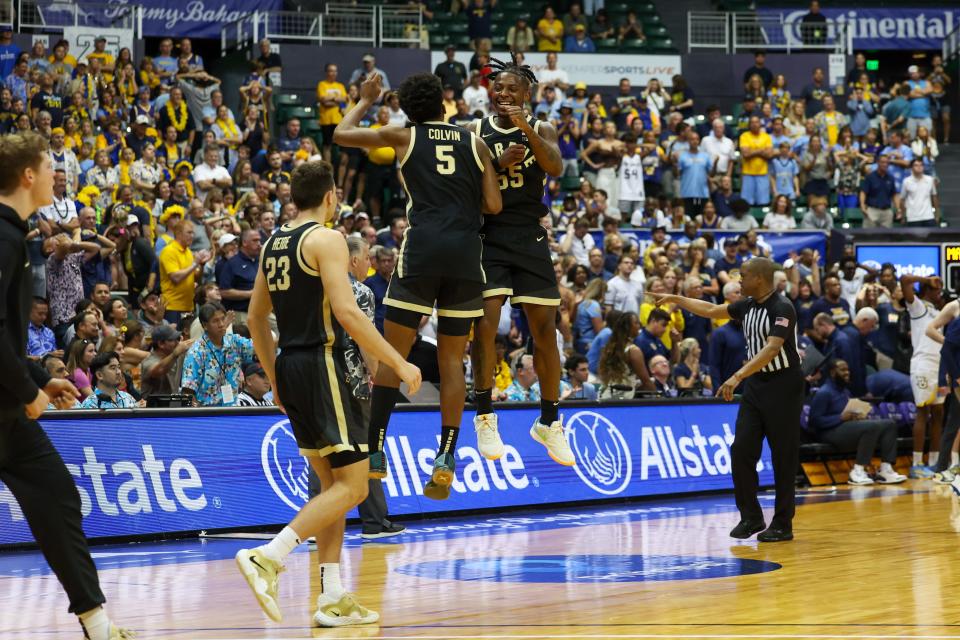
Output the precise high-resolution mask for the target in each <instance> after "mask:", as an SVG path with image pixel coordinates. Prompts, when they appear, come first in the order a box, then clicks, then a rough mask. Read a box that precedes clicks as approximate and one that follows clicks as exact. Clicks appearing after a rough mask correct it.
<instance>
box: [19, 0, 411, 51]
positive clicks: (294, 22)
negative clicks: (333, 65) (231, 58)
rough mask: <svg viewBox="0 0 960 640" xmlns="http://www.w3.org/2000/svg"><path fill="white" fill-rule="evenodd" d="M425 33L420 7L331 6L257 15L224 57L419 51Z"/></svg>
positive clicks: (229, 36)
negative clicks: (262, 49) (270, 50)
mask: <svg viewBox="0 0 960 640" xmlns="http://www.w3.org/2000/svg"><path fill="white" fill-rule="evenodd" d="M0 1H2V0H0ZM422 32H423V10H422V9H421V8H419V7H387V6H377V5H352V4H351V5H346V4H328V5H327V6H326V8H325V11H324V12H323V13H309V12H300V11H254V12H253V13H251V14H250V15H248V16H245V17H243V18H240V19H238V20H235V21H233V22H230V23H227V24H225V25H223V26H222V27H221V28H220V52H221V55H224V56H225V55H227V54H228V53H230V52H231V51H235V50H239V49H246V48H249V47H251V46H252V45H253V44H255V43H256V42H257V41H259V40H260V39H262V38H269V39H270V41H271V42H300V43H302V42H316V43H317V44H318V45H323V44H325V43H328V42H351V43H358V44H364V45H370V46H371V47H373V46H397V45H419V44H420V42H421V38H422V35H421V34H422Z"/></svg>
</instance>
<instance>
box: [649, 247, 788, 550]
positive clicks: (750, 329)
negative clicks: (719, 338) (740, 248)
mask: <svg viewBox="0 0 960 640" xmlns="http://www.w3.org/2000/svg"><path fill="white" fill-rule="evenodd" d="M778 268H779V266H778V265H777V264H776V263H774V262H773V261H772V260H769V259H768V258H752V259H751V260H748V261H747V262H745V263H744V264H743V267H742V268H741V270H740V275H741V277H742V280H741V283H740V284H741V290H742V292H743V295H744V296H745V297H744V298H741V299H740V300H738V301H737V302H734V303H731V304H711V303H709V302H706V301H703V300H695V299H693V298H685V297H683V296H674V295H664V294H661V293H651V294H650V296H651V297H652V298H653V299H654V301H655V302H656V304H657V306H661V305H666V304H676V305H677V306H679V307H681V308H682V309H686V310H687V311H689V312H691V313H695V314H696V315H698V316H703V317H705V318H715V319H733V320H738V321H740V322H741V323H742V324H743V335H744V337H745V338H746V341H747V355H748V356H749V358H750V359H749V360H748V361H747V362H746V363H744V365H743V366H742V367H740V368H739V369H738V370H737V371H736V372H735V373H734V374H733V375H732V376H731V377H730V378H729V379H728V380H727V381H726V382H724V383H723V385H721V386H720V388H719V389H718V390H717V395H718V396H722V397H723V399H724V400H727V401H729V400H732V399H733V392H734V390H735V389H736V388H737V387H738V386H739V385H740V383H741V382H742V381H743V380H746V383H745V384H744V387H743V389H744V390H743V398H742V400H741V401H740V410H739V412H738V413H737V427H736V429H737V432H736V435H735V436H734V440H733V446H732V447H730V457H731V462H732V467H733V492H734V496H735V497H736V501H737V509H739V510H740V523H739V524H738V525H737V526H736V527H734V528H733V530H732V531H731V532H730V535H731V536H732V537H734V538H749V537H750V536H752V535H753V534H755V533H757V532H761V533H760V535H759V536H757V540H759V541H760V542H780V541H784V540H792V539H793V514H794V511H795V509H796V506H795V504H794V496H795V493H796V489H795V487H794V481H795V480H796V473H797V465H798V464H799V462H800V460H799V455H800V453H799V451H800V411H801V409H802V408H803V398H804V393H803V374H802V372H801V370H800V354H799V353H798V352H797V313H796V310H795V309H794V308H793V305H792V304H791V303H790V302H789V301H788V300H787V299H786V298H784V297H783V295H782V294H780V293H778V292H777V289H776V285H775V284H774V282H773V274H774V272H776V270H777V269H778ZM764 437H766V439H767V442H769V443H770V453H771V456H772V458H773V479H774V483H775V484H776V490H777V497H776V503H775V508H774V514H773V521H772V522H771V523H770V527H769V528H768V529H766V530H765V531H764V527H765V526H766V525H765V524H764V522H763V511H761V509H760V501H759V500H758V499H757V491H758V487H759V479H758V477H757V462H758V461H759V460H760V450H761V447H762V446H763V439H764Z"/></svg>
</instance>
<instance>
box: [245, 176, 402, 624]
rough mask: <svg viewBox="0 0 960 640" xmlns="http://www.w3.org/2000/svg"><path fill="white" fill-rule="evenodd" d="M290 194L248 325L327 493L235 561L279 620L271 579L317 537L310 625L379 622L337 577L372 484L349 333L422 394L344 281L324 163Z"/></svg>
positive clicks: (267, 250)
mask: <svg viewBox="0 0 960 640" xmlns="http://www.w3.org/2000/svg"><path fill="white" fill-rule="evenodd" d="M291 195H292V197H293V202H294V204H296V205H297V209H298V210H299V211H300V215H299V216H298V217H297V219H296V221H294V222H293V223H291V224H289V225H284V226H283V227H281V228H280V229H279V230H278V231H277V232H276V233H274V235H273V236H271V237H270V239H269V240H268V241H267V243H266V244H265V245H264V247H263V251H262V252H261V256H260V269H259V271H258V272H257V279H256V281H255V282H254V285H253V294H252V296H251V299H250V312H249V316H248V322H249V326H250V333H251V335H252V337H253V347H254V349H255V350H256V352H257V356H258V357H259V358H260V363H261V364H262V365H263V370H264V372H265V373H266V374H267V376H268V377H269V378H270V382H271V383H272V384H273V389H274V400H275V401H276V403H277V404H278V405H280V406H281V407H283V409H284V410H285V411H286V413H287V416H289V418H290V425H291V429H292V431H293V436H294V438H296V440H297V444H298V445H299V447H300V453H301V454H302V455H304V456H307V458H308V459H309V461H310V465H311V466H312V467H313V469H314V471H315V472H316V474H317V477H318V478H319V479H320V485H321V486H322V488H323V491H322V492H321V493H320V495H318V496H316V497H314V498H312V499H311V500H310V501H309V502H307V504H306V505H304V506H303V508H301V509H300V512H299V513H298V514H297V516H296V518H294V519H293V521H292V522H291V523H290V524H289V525H288V526H287V527H285V528H284V529H283V531H281V532H280V533H279V534H278V535H277V537H276V538H274V539H273V540H271V541H270V542H269V543H267V544H265V545H262V546H259V547H256V548H254V549H241V550H240V551H239V552H237V556H236V561H237V566H238V567H239V569H240V572H241V573H242V574H243V577H244V578H245V579H246V580H247V583H248V584H249V585H250V588H251V589H252V590H253V593H254V595H255V596H256V598H257V602H258V603H259V604H260V606H261V608H262V609H263V611H264V612H265V613H266V614H267V615H268V616H270V618H271V619H273V620H275V621H278V622H279V621H280V619H281V611H280V606H279V603H278V602H277V581H278V579H279V574H280V572H281V571H282V570H283V561H284V558H285V557H286V556H287V555H288V554H289V553H290V552H291V551H293V550H294V549H295V548H296V547H297V546H298V545H299V544H300V543H301V542H302V541H303V540H306V539H307V538H308V537H310V536H314V537H316V541H317V555H318V559H319V561H320V572H319V573H320V584H321V588H320V596H319V597H318V598H317V611H316V613H315V614H314V618H313V620H314V624H316V625H317V626H322V627H333V626H343V625H353V624H369V623H373V622H376V621H377V620H378V619H379V617H380V616H379V615H378V614H377V613H376V612H375V611H370V610H369V609H367V608H365V607H363V606H362V605H360V604H359V603H358V602H357V600H356V597H355V596H353V595H351V594H349V593H346V592H345V591H344V589H343V587H342V586H341V585H340V577H339V576H340V565H339V562H340V548H341V547H342V546H343V530H344V524H345V523H346V513H347V511H349V510H350V509H352V508H353V507H354V506H356V505H357V504H359V503H360V502H362V501H363V500H364V499H365V498H366V496H367V487H368V482H369V481H368V479H367V469H368V467H367V442H366V439H367V433H366V429H365V425H364V423H363V417H362V414H361V409H360V405H359V403H358V401H357V399H356V398H355V397H354V395H353V393H352V389H350V387H349V386H348V384H347V378H348V375H347V360H346V347H347V345H348V344H349V343H348V339H347V333H348V332H349V335H350V336H351V337H352V338H353V339H354V340H355V341H356V343H357V344H358V345H359V346H360V348H361V349H364V350H365V351H366V352H367V353H369V354H370V355H371V356H372V357H374V358H377V360H379V361H380V362H382V363H383V366H384V367H393V368H394V369H395V370H396V371H397V372H398V373H399V375H400V376H401V377H402V378H403V380H404V381H405V382H406V383H407V384H409V385H410V387H411V388H413V389H416V388H417V387H419V386H420V371H419V369H417V368H416V367H414V366H413V365H411V364H408V363H407V362H406V361H405V360H404V358H403V356H401V355H400V354H399V353H397V352H396V350H395V349H393V348H391V347H390V345H388V344H387V342H386V341H385V340H384V339H383V337H382V336H381V335H380V334H379V333H377V330H376V329H375V328H374V326H373V324H371V323H370V321H369V320H368V319H367V317H366V315H364V313H363V312H362V311H360V309H359V307H357V302H356V299H355V298H354V296H353V288H352V287H351V286H350V280H349V278H348V275H347V265H348V252H347V243H346V242H345V241H344V239H343V236H342V235H340V234H339V233H337V232H336V231H333V230H331V229H327V228H325V223H326V222H328V221H329V220H332V219H334V217H335V216H336V211H337V194H336V190H335V189H334V186H333V167H331V166H330V163H328V162H307V163H305V164H302V165H300V166H299V167H297V169H296V170H295V171H294V172H293V176H292V177H291ZM271 310H273V311H276V316H277V329H278V331H279V334H280V340H279V347H280V350H281V353H280V355H279V356H277V355H276V347H275V343H274V340H273V336H272V335H271V333H270V325H269V323H268V321H267V318H268V316H269V315H270V311H271ZM278 426H280V425H278ZM279 437H283V436H282V435H281V436H279Z"/></svg>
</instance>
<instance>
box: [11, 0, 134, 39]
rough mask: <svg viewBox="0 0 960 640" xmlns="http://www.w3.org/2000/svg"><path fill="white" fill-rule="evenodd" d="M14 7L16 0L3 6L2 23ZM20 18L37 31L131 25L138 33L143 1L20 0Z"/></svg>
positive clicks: (115, 27) (27, 27)
mask: <svg viewBox="0 0 960 640" xmlns="http://www.w3.org/2000/svg"><path fill="white" fill-rule="evenodd" d="M7 10H9V11H10V12H12V11H13V0H10V1H9V3H5V4H3V5H2V6H0V24H11V23H12V20H10V22H7V21H6V20H7V18H6V17H5V16H4V15H3V14H4V12H6V11H7ZM17 14H18V22H19V25H20V29H21V30H23V29H31V30H35V31H60V30H62V29H63V28H64V27H102V28H108V29H130V30H132V31H134V35H135V37H138V36H139V34H140V33H142V26H143V24H142V23H143V8H142V7H141V6H139V5H122V4H108V3H95V2H80V3H77V2H71V1H68V0H52V1H51V2H44V3H43V4H42V5H41V4H40V3H39V2H38V0H19V6H18V12H17Z"/></svg>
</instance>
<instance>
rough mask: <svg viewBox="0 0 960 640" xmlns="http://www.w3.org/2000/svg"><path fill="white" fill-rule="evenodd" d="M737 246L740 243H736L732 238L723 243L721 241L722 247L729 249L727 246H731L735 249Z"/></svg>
mask: <svg viewBox="0 0 960 640" xmlns="http://www.w3.org/2000/svg"><path fill="white" fill-rule="evenodd" d="M738 244H740V243H739V242H737V239H736V238H734V237H733V236H729V237H728V238H725V239H724V241H723V246H725V247H729V246H731V245H732V246H734V247H735V246H737V245H738Z"/></svg>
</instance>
